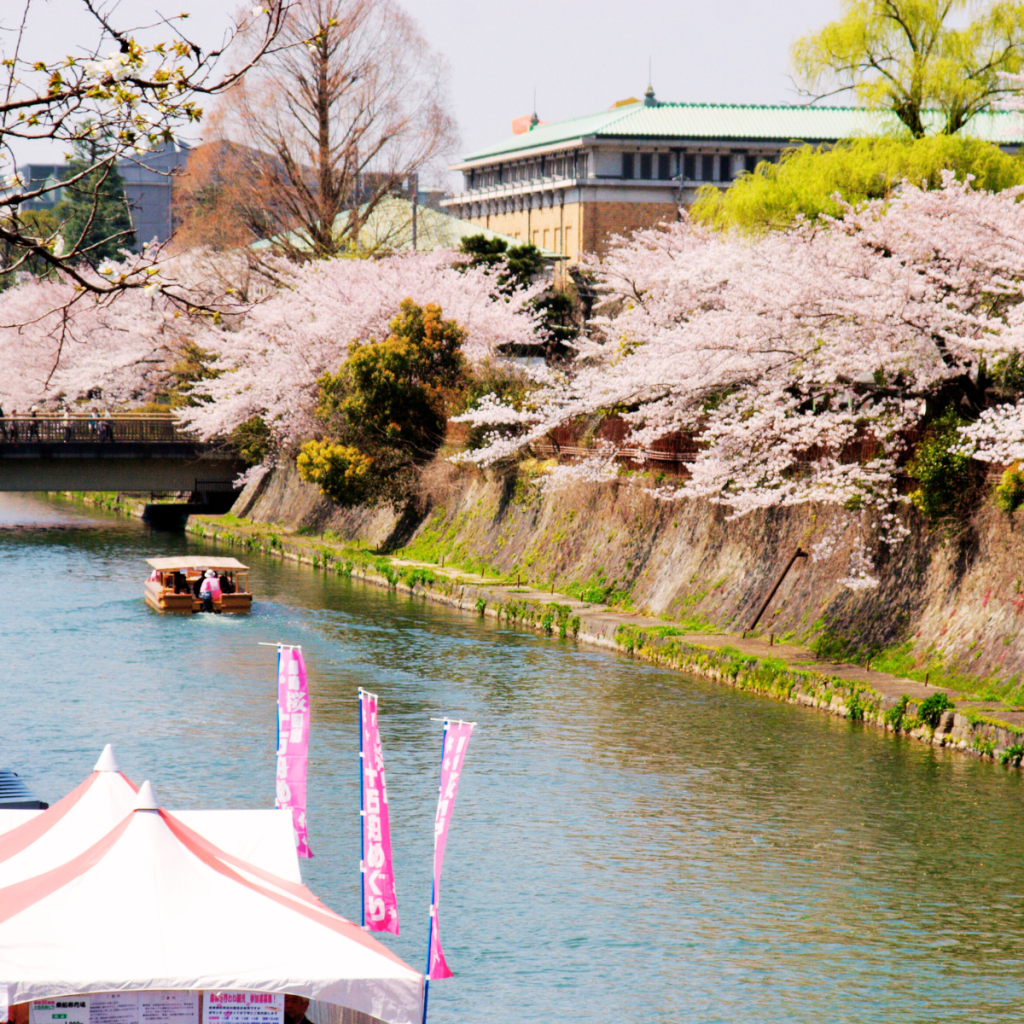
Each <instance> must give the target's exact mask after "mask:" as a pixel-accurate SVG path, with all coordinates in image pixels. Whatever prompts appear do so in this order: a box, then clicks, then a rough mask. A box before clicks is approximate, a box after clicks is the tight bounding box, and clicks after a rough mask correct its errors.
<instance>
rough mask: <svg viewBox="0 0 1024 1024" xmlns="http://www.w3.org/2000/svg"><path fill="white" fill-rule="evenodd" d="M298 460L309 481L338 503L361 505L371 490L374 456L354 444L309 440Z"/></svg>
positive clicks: (304, 478)
mask: <svg viewBox="0 0 1024 1024" xmlns="http://www.w3.org/2000/svg"><path fill="white" fill-rule="evenodd" d="M295 463H296V465H297V466H298V468H299V476H300V477H301V478H302V479H303V480H304V481H305V482H306V483H308V484H316V485H317V486H318V487H319V488H320V490H321V491H322V492H323V493H324V494H325V495H327V497H328V498H330V499H331V501H336V502H337V503H338V504H339V505H358V504H360V503H361V502H363V501H365V500H366V498H367V497H368V496H369V494H370V491H371V487H372V480H371V472H372V470H373V460H372V459H371V458H369V457H368V456H366V455H364V454H363V453H362V452H361V451H359V449H358V448H353V447H352V446H351V445H345V444H335V443H334V442H333V441H307V442H306V443H305V444H304V445H303V446H302V450H301V451H300V452H299V454H298V457H297V458H296V460H295Z"/></svg>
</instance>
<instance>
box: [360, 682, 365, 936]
mask: <svg viewBox="0 0 1024 1024" xmlns="http://www.w3.org/2000/svg"><path fill="white" fill-rule="evenodd" d="M364 756H365V755H364V754H363V688H362V687H361V686H360V687H359V925H360V927H361V928H365V927H366V797H365V795H364V792H363V787H364V783H365V776H364V774H363V758H364Z"/></svg>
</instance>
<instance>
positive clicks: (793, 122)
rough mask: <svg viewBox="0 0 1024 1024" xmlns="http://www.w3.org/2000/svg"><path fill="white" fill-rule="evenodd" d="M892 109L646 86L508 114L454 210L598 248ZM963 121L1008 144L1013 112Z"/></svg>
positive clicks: (472, 159)
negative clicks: (671, 98)
mask: <svg viewBox="0 0 1024 1024" xmlns="http://www.w3.org/2000/svg"><path fill="white" fill-rule="evenodd" d="M897 127H898V126H897V124H896V121H895V118H893V117H892V116H891V115H887V114H880V113H877V112H871V111H867V110H863V109H861V108H858V107H799V106H741V105H732V104H716V103H662V102H659V101H658V100H657V99H656V98H655V96H654V90H653V89H652V88H651V87H650V86H648V89H647V92H646V93H645V95H644V98H643V99H642V100H637V99H629V100H623V101H621V102H620V103H617V104H615V106H613V107H612V108H611V109H609V110H604V111H601V112H600V113H597V114H587V115H585V116H583V117H574V118H570V119H568V120H566V121H557V122H554V123H551V124H544V123H543V122H541V121H540V120H539V119H538V118H537V115H536V114H534V116H533V117H532V118H519V119H518V121H516V122H513V132H514V134H513V135H512V137H511V138H509V139H506V140H505V141H504V142H501V143H499V144H498V145H495V146H489V147H487V148H486V149H482V150H479V151H478V152H476V153H471V154H470V155H468V156H466V157H465V158H464V159H463V160H462V161H461V162H460V163H457V164H453V165H452V170H456V171H461V172H462V176H463V190H462V191H461V192H459V193H458V194H456V195H454V196H453V197H452V198H450V199H446V200H444V201H443V203H442V205H444V206H445V207H446V208H447V209H448V210H449V211H450V212H451V213H453V214H455V215H456V216H458V217H460V218H462V219H464V220H469V221H472V222H473V223H474V224H478V225H480V226H481V227H486V228H488V229H490V230H493V231H497V232H499V233H501V234H503V235H506V236H511V237H512V238H515V239H518V240H520V241H523V242H525V241H531V242H533V243H534V244H535V245H537V246H539V247H541V248H544V249H550V250H552V251H554V252H557V253H560V254H563V255H564V256H566V257H567V258H568V259H569V260H571V261H575V260H577V259H578V258H579V254H580V252H601V251H602V250H603V249H604V247H605V246H606V245H607V241H608V239H609V238H610V236H612V235H614V234H621V233H623V232H629V231H633V230H636V229H637V228H644V227H652V226H654V225H655V224H659V223H664V222H666V221H672V220H675V219H676V218H677V217H678V215H679V214H678V211H679V208H680V206H688V205H689V204H690V203H691V202H692V201H693V199H694V198H695V196H696V191H697V189H698V188H699V187H700V186H701V185H709V184H710V185H717V186H719V187H722V188H725V187H728V185H729V184H731V183H732V182H733V181H735V179H736V178H737V177H739V175H741V174H743V173H744V172H745V171H752V170H753V169H754V167H756V165H757V163H758V162H759V161H761V160H771V161H777V160H778V159H779V155H780V153H782V151H783V150H784V149H787V148H790V147H792V146H797V145H802V144H804V143H811V144H813V145H820V144H830V143H834V142H837V141H838V140H839V139H847V138H854V137H856V136H865V135H878V134H883V133H886V132H891V131H895V130H896V129H897ZM967 133H968V134H971V135H975V136H977V137H979V138H982V139H986V140H988V141H990V142H994V143H996V144H997V145H999V146H1001V147H1002V148H1003V149H1006V150H1007V151H1010V152H1015V151H1016V150H1017V148H1018V147H1019V145H1020V143H1021V142H1022V141H1024V122H1022V121H1021V117H1020V115H1019V114H1016V113H1014V112H1010V111H994V112H989V113H985V114H979V115H977V116H976V117H975V118H973V119H972V121H971V122H970V123H969V124H968V126H967Z"/></svg>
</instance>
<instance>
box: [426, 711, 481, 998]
mask: <svg viewBox="0 0 1024 1024" xmlns="http://www.w3.org/2000/svg"><path fill="white" fill-rule="evenodd" d="M474 725H476V723H475V722H447V721H446V722H445V729H444V747H443V748H442V749H443V753H442V756H441V786H440V789H439V792H438V794H437V814H436V816H435V817H434V902H433V904H432V906H431V908H430V956H429V959H428V963H427V977H428V978H429V979H430V980H434V979H436V978H450V977H451V976H452V972H451V971H450V970H449V969H448V964H447V962H446V961H445V958H444V950H443V949H442V948H441V932H440V927H439V924H438V917H437V908H438V906H439V905H440V903H441V868H442V867H443V866H444V848H445V846H446V844H447V842H448V826H449V825H450V824H451V821H452V811H453V810H454V809H455V796H456V794H457V793H458V791H459V779H460V778H461V777H462V766H463V764H464V763H465V760H466V750H467V748H468V747H469V738H470V736H471V735H472V734H473V726H474Z"/></svg>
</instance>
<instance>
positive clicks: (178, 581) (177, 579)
mask: <svg viewBox="0 0 1024 1024" xmlns="http://www.w3.org/2000/svg"><path fill="white" fill-rule="evenodd" d="M174 592H175V593H176V594H189V593H191V591H190V590H189V588H188V577H187V576H186V575H185V574H184V573H183V572H182V571H181V570H180V569H179V570H177V571H176V572H175V574H174Z"/></svg>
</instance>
